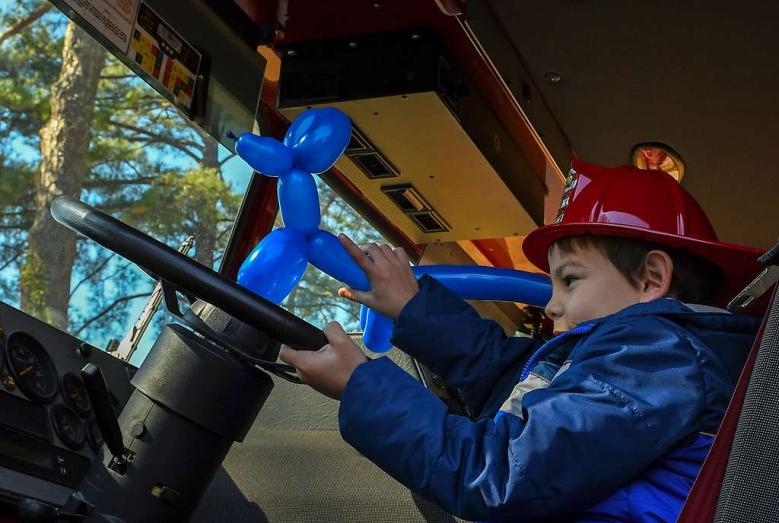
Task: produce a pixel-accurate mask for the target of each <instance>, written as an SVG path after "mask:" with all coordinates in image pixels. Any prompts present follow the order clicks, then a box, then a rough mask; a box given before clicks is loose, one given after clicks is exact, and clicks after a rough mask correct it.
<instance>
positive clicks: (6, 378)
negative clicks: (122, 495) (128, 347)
mask: <svg viewBox="0 0 779 523" xmlns="http://www.w3.org/2000/svg"><path fill="white" fill-rule="evenodd" d="M87 363H94V364H96V365H98V366H99V367H100V369H101V370H102V372H103V374H104V376H105V379H106V382H107V384H108V389H109V393H110V396H111V400H112V403H113V404H114V408H115V410H116V412H117V413H118V412H119V411H120V410H121V409H122V408H123V407H124V405H125V403H127V400H128V399H129V397H130V394H131V393H132V386H131V385H130V379H131V378H132V376H133V374H134V373H135V371H136V370H137V369H136V368H135V367H133V366H132V365H130V364H128V363H126V362H124V361H122V360H119V359H117V358H114V357H113V356H111V355H110V354H108V353H106V352H103V351H102V350H99V349H97V348H95V347H93V346H91V345H89V344H86V343H84V342H82V341H81V340H79V339H77V338H74V337H73V336H70V335H68V334H67V333H65V332H62V331H60V330H58V329H56V328H54V327H51V326H49V325H47V324H45V323H43V322H41V321H39V320H37V319H35V318H33V317H31V316H29V315H27V314H25V313H23V312H21V311H19V310H17V309H15V308H13V307H11V306H9V305H7V304H5V303H2V302H0V502H4V504H6V505H14V504H16V503H18V502H19V501H21V500H24V499H27V498H31V499H35V500H39V501H43V502H46V503H51V504H55V505H59V506H62V505H64V504H65V503H66V502H67V500H68V498H69V497H70V494H71V493H72V492H73V490H74V489H75V488H76V487H77V486H78V485H79V484H80V483H81V480H82V479H83V478H84V475H85V474H86V473H87V471H88V470H89V467H90V465H91V463H92V461H93V460H94V459H95V458H96V457H97V455H98V451H99V449H100V447H101V446H102V444H103V439H102V435H101V433H100V429H99V428H98V426H97V423H96V421H95V416H94V412H93V410H92V406H91V404H90V401H89V396H88V395H87V391H86V388H85V386H84V382H83V381H82V379H81V369H82V367H84V365H86V364H87Z"/></svg>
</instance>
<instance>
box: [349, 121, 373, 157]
mask: <svg viewBox="0 0 779 523" xmlns="http://www.w3.org/2000/svg"><path fill="white" fill-rule="evenodd" d="M372 151H374V148H373V144H372V143H371V142H370V140H368V139H367V138H366V137H365V136H364V135H363V134H362V133H361V132H360V131H359V130H358V129H357V128H356V127H354V125H352V137H351V139H350V140H349V145H347V146H346V151H345V153H346V155H347V156H349V155H352V154H361V153H368V152H372Z"/></svg>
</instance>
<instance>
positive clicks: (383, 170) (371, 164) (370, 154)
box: [345, 127, 400, 180]
mask: <svg viewBox="0 0 779 523" xmlns="http://www.w3.org/2000/svg"><path fill="white" fill-rule="evenodd" d="M345 154H346V156H347V157H348V158H351V160H352V161H353V162H354V164H355V165H356V166H357V167H359V168H360V170H361V171H362V172H363V173H364V174H365V176H367V177H368V178H369V179H371V180H375V179H377V178H394V177H395V176H398V175H399V174H400V173H399V172H398V170H397V169H396V168H395V166H394V165H392V164H391V163H390V162H389V160H387V158H385V157H384V156H383V155H382V154H381V153H380V152H379V151H378V150H377V149H376V147H375V146H374V145H373V144H372V143H371V141H370V140H368V138H366V137H365V135H364V134H362V133H361V132H360V130H359V129H357V128H356V127H353V128H352V137H351V139H350V140H349V145H347V146H346V151H345Z"/></svg>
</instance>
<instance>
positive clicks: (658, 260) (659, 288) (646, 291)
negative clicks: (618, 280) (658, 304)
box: [639, 250, 674, 303]
mask: <svg viewBox="0 0 779 523" xmlns="http://www.w3.org/2000/svg"><path fill="white" fill-rule="evenodd" d="M673 272H674V262H673V260H671V257H670V256H668V253H667V252H665V251H661V250H654V251H649V252H648V253H647V255H646V259H645V260H644V274H643V277H642V278H641V286H640V288H639V290H640V291H641V297H640V298H639V302H640V303H646V302H649V301H652V300H656V299H658V298H662V297H664V296H665V295H666V294H668V289H670V288H671V278H672V276H673Z"/></svg>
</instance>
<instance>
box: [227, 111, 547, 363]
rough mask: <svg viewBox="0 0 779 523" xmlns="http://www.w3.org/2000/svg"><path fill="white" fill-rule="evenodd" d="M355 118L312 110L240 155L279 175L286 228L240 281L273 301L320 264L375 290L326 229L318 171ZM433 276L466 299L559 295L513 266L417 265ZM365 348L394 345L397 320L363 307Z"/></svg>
mask: <svg viewBox="0 0 779 523" xmlns="http://www.w3.org/2000/svg"><path fill="white" fill-rule="evenodd" d="M351 132H352V126H351V123H350V122H349V118H348V117H347V116H346V115H345V114H344V113H342V112H341V111H339V110H337V109H333V108H324V109H309V110H307V111H305V112H304V113H302V114H301V115H300V116H298V117H297V118H295V121H294V122H292V125H291V126H290V127H289V129H288V130H287V133H286V134H285V136H284V141H283V142H279V141H278V140H276V139H275V138H270V137H265V136H257V135H255V134H252V133H244V134H242V135H241V136H239V137H238V139H237V140H236V142H235V152H236V153H237V154H238V156H240V157H241V158H242V159H243V160H244V161H245V162H246V163H248V164H249V165H250V166H251V167H252V169H254V170H255V171H257V172H259V173H261V174H263V175H265V176H273V177H278V178H279V183H278V199H279V207H280V209H281V216H282V219H283V220H284V227H282V228H279V229H276V230H274V231H272V232H271V233H270V234H268V235H267V236H266V237H265V238H263V239H262V241H261V242H260V243H258V244H257V245H256V246H255V247H254V249H252V251H251V252H250V253H249V255H248V256H247V257H246V259H245V260H244V262H243V264H241V267H240V268H239V269H238V278H237V280H238V283H240V284H241V285H243V286H244V287H246V288H248V289H250V290H251V291H253V292H255V293H256V294H259V295H260V296H262V297H264V298H265V299H267V300H269V301H272V302H273V303H277V304H278V303H279V302H281V301H282V300H283V299H284V298H285V297H286V296H287V295H288V294H289V293H290V291H291V290H292V289H293V288H294V287H295V285H297V283H298V282H299V281H300V279H301V278H302V277H303V273H305V271H306V268H307V267H308V264H309V263H310V264H312V265H314V266H315V267H317V268H319V269H320V270H322V271H324V272H325V273H327V274H329V275H330V276H332V277H333V278H335V279H337V280H339V281H341V282H343V283H345V284H346V285H348V286H349V287H352V288H354V289H357V290H361V291H366V290H368V289H369V288H370V284H369V283H368V279H367V277H366V276H365V273H364V272H363V271H362V269H360V268H359V267H358V266H357V263H355V261H354V260H353V259H352V258H351V256H349V253H347V252H346V249H344V247H343V246H342V245H341V243H340V242H339V241H338V238H336V237H335V236H334V235H333V234H331V233H329V232H327V231H323V230H322V229H320V228H319V225H320V221H321V216H320V212H319V195H318V193H317V189H316V183H315V181H314V177H313V174H319V173H322V172H324V171H326V170H327V169H329V168H330V167H332V166H333V164H334V163H335V162H336V160H338V158H339V157H340V156H341V154H343V152H344V150H345V149H346V146H347V145H348V143H349V139H350V137H351ZM413 270H414V272H415V274H416V275H417V277H419V276H421V275H422V274H429V275H431V276H433V277H435V278H436V279H438V280H439V281H441V283H443V284H444V285H446V286H447V287H448V288H450V289H451V290H452V291H454V292H455V293H457V294H458V295H459V296H461V297H463V298H465V299H473V300H501V301H517V302H521V303H527V304H529V305H536V306H543V305H544V304H546V302H547V301H548V300H549V298H550V296H551V285H550V284H549V279H548V278H547V277H546V276H543V275H539V274H533V273H529V272H524V271H515V270H510V269H495V268H492V267H474V266H462V265H437V266H423V267H414V268H413ZM360 325H361V326H362V328H363V331H364V335H363V342H364V343H365V346H366V347H368V348H369V349H371V350H373V351H376V352H384V351H386V350H389V348H390V347H391V344H390V341H389V340H390V334H391V332H392V320H391V319H389V318H387V317H385V316H382V315H381V314H378V313H376V312H375V311H373V310H368V309H366V308H365V307H363V308H362V309H361V311H360Z"/></svg>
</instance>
